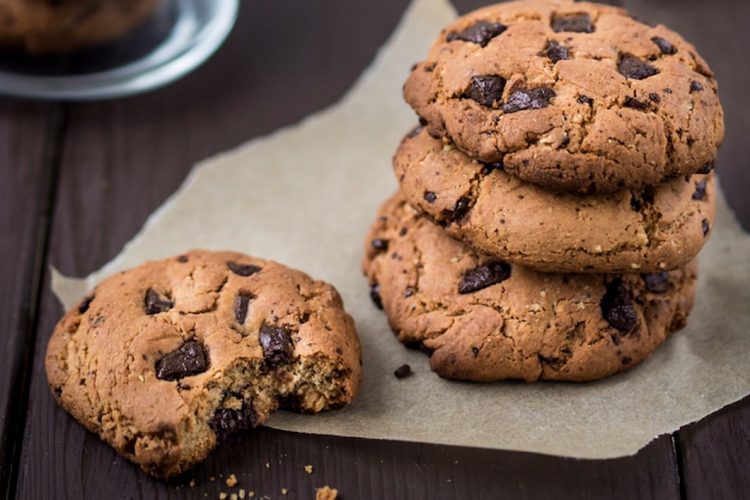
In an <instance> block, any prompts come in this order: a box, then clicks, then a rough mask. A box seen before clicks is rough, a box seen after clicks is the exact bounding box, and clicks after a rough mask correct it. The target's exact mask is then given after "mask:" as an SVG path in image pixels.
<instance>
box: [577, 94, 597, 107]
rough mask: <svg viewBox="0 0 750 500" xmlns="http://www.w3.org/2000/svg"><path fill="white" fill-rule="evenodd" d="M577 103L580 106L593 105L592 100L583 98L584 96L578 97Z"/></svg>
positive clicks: (587, 97)
mask: <svg viewBox="0 0 750 500" xmlns="http://www.w3.org/2000/svg"><path fill="white" fill-rule="evenodd" d="M578 102H579V103H581V104H588V105H589V106H591V105H592V104H594V100H593V99H592V98H590V97H589V96H585V95H579V96H578Z"/></svg>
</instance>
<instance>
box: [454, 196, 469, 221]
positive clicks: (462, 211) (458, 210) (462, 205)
mask: <svg viewBox="0 0 750 500" xmlns="http://www.w3.org/2000/svg"><path fill="white" fill-rule="evenodd" d="M470 208H471V200H469V199H468V198H466V197H465V196H462V197H460V198H459V199H458V201H456V206H455V207H454V208H453V213H452V215H451V222H459V221H460V220H461V219H463V218H464V217H465V216H466V214H467V213H469V209H470Z"/></svg>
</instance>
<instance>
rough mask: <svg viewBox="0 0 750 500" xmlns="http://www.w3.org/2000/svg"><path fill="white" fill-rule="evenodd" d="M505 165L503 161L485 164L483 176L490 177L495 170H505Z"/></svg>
mask: <svg viewBox="0 0 750 500" xmlns="http://www.w3.org/2000/svg"><path fill="white" fill-rule="evenodd" d="M504 169H505V165H503V162H502V161H496V162H492V163H483V164H482V175H489V174H490V172H492V171H493V170H504Z"/></svg>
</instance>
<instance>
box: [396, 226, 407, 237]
mask: <svg viewBox="0 0 750 500" xmlns="http://www.w3.org/2000/svg"><path fill="white" fill-rule="evenodd" d="M406 232H407V229H406V228H405V227H402V228H401V229H399V230H398V235H399V236H406Z"/></svg>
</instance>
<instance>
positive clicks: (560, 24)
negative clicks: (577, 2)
mask: <svg viewBox="0 0 750 500" xmlns="http://www.w3.org/2000/svg"><path fill="white" fill-rule="evenodd" d="M550 26H552V30H553V31H555V32H557V33H559V32H561V31H570V32H573V33H593V32H594V25H593V23H592V22H591V16H590V15H588V14H587V13H585V12H575V13H572V14H553V15H552V22H551V23H550Z"/></svg>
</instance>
